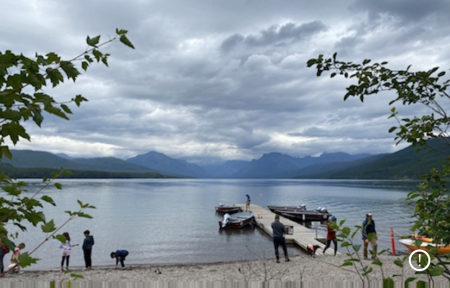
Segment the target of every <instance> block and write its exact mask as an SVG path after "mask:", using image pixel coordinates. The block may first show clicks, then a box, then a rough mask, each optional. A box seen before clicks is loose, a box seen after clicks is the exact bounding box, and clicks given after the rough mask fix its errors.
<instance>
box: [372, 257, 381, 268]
mask: <svg viewBox="0 0 450 288" xmlns="http://www.w3.org/2000/svg"><path fill="white" fill-rule="evenodd" d="M372 264H374V265H378V266H383V262H381V261H380V260H378V259H376V260H373V261H372Z"/></svg>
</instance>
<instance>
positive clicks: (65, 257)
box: [59, 232, 78, 271]
mask: <svg viewBox="0 0 450 288" xmlns="http://www.w3.org/2000/svg"><path fill="white" fill-rule="evenodd" d="M63 235H64V237H66V243H60V244H59V248H61V249H63V251H62V260H61V271H64V261H65V262H66V270H69V258H70V253H71V252H72V247H75V246H78V244H71V243H70V236H69V233H68V232H64V233H63Z"/></svg>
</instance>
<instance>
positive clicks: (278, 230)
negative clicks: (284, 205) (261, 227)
mask: <svg viewBox="0 0 450 288" xmlns="http://www.w3.org/2000/svg"><path fill="white" fill-rule="evenodd" d="M285 233H286V229H285V228H284V225H283V223H281V222H280V215H275V221H274V222H272V234H273V246H274V248H275V257H276V258H277V263H280V254H279V253H278V246H280V245H281V247H282V248H283V252H284V258H286V262H289V261H290V260H289V257H288V253H287V247H286V240H285V239H284V234H285Z"/></svg>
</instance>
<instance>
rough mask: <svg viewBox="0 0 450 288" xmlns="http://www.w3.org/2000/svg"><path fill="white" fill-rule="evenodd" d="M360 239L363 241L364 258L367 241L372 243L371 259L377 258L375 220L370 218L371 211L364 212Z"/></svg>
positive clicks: (365, 257)
mask: <svg viewBox="0 0 450 288" xmlns="http://www.w3.org/2000/svg"><path fill="white" fill-rule="evenodd" d="M362 239H363V241H364V253H363V254H364V259H368V258H367V248H368V246H369V242H370V244H371V245H372V251H373V255H372V259H378V258H377V231H376V230H375V221H374V220H373V219H372V213H367V214H366V220H364V222H363V223H362Z"/></svg>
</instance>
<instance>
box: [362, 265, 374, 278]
mask: <svg viewBox="0 0 450 288" xmlns="http://www.w3.org/2000/svg"><path fill="white" fill-rule="evenodd" d="M363 271H364V273H363V274H362V276H367V275H368V274H370V273H372V271H373V268H372V267H368V266H366V267H364V269H363Z"/></svg>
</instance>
